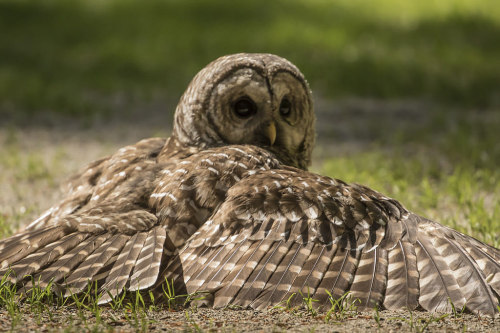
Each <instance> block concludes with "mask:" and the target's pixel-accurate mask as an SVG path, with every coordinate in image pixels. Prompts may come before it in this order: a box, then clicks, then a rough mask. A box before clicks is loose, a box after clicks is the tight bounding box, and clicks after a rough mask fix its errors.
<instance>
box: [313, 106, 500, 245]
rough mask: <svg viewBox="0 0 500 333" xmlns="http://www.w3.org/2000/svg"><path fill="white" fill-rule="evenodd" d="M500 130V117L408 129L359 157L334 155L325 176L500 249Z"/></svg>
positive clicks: (460, 116) (462, 117)
mask: <svg viewBox="0 0 500 333" xmlns="http://www.w3.org/2000/svg"><path fill="white" fill-rule="evenodd" d="M445 114H446V113H445ZM440 117H442V115H441V114H439V113H438V114H437V118H440ZM380 126H384V125H383V124H380ZM498 128H500V114H499V113H484V114H482V116H481V115H474V114H469V113H457V119H452V120H448V121H445V120H443V121H438V120H436V121H435V122H434V123H433V125H431V126H430V127H426V128H425V129H423V130H417V132H416V131H415V130H414V129H412V128H403V129H400V130H402V131H403V133H400V135H396V136H393V135H388V136H387V138H384V137H382V138H381V140H380V142H377V143H374V144H372V145H371V146H369V147H366V148H365V149H363V150H362V151H360V152H353V153H346V154H344V155H342V156H335V158H331V159H328V160H327V161H326V162H324V164H323V165H322V168H320V171H322V173H324V174H327V175H329V176H331V177H335V178H340V179H343V180H345V181H348V182H356V183H360V184H364V185H367V186H370V187H372V188H374V189H376V190H378V191H380V192H383V193H385V194H386V195H389V196H391V197H393V198H396V199H397V200H399V201H401V202H402V203H403V204H404V205H405V206H406V207H407V208H408V209H410V210H412V211H413V212H416V213H418V214H420V215H422V216H425V217H427V218H430V219H433V220H436V221H438V222H441V223H444V224H447V225H449V226H451V227H453V228H456V229H458V230H460V231H463V232H464V233H466V234H470V235H472V236H474V237H477V238H479V239H481V240H483V241H485V242H487V243H489V244H492V245H495V246H497V247H498V246H499V245H500V233H499V230H500V196H499V193H500V169H499V168H498V165H500V148H499V146H498V140H497V139H498ZM397 130H398V129H389V128H387V131H397ZM389 137H390V138H392V140H393V141H390V140H388V138H389ZM394 138H396V139H394Z"/></svg>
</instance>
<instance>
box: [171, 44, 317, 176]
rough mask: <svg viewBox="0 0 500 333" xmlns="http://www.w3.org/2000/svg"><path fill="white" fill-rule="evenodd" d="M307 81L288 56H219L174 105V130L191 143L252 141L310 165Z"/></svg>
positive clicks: (300, 164) (310, 120)
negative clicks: (176, 104)
mask: <svg viewBox="0 0 500 333" xmlns="http://www.w3.org/2000/svg"><path fill="white" fill-rule="evenodd" d="M314 122H315V117H314V112H313V103H312V96H311V91H310V89H309V86H308V84H307V81H306V80H305V78H304V76H303V75H302V73H301V72H300V71H299V69H298V68H297V67H296V66H294V65H293V64H292V63H290V62H289V61H288V60H286V59H284V58H281V57H278V56H276V55H272V54H250V53H240V54H233V55H228V56H224V57H221V58H218V59H217V60H215V61H213V62H211V63H210V64H208V65H207V66H206V67H205V68H203V69H202V70H201V71H200V72H199V73H198V74H197V75H196V76H195V77H194V78H193V80H192V81H191V83H190V84H189V86H188V88H187V90H186V91H185V93H184V94H183V96H182V97H181V99H180V102H179V104H178V106H177V109H176V111H175V119H174V130H173V136H174V137H176V138H177V140H179V142H180V143H182V144H184V145H187V146H196V147H200V148H203V149H205V148H209V147H214V146H221V145H229V144H251V145H256V146H259V147H262V148H264V149H266V150H269V151H271V152H272V153H273V154H275V155H276V157H277V158H278V159H279V160H281V161H282V162H283V163H284V164H286V165H290V166H294V167H298V168H301V169H307V166H308V165H309V164H310V162H311V153H312V149H313V146H314V136H315V131H314Z"/></svg>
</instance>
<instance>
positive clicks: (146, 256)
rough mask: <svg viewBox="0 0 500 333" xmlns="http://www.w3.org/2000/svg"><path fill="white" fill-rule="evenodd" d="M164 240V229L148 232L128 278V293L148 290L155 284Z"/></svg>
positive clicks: (154, 229) (158, 228) (159, 228)
mask: <svg viewBox="0 0 500 333" xmlns="http://www.w3.org/2000/svg"><path fill="white" fill-rule="evenodd" d="M166 238H167V233H166V231H165V228H163V227H161V226H159V227H155V228H153V229H151V230H150V231H149V233H148V235H147V238H146V241H145V243H144V247H143V248H142V250H141V253H140V254H139V257H138V258H137V262H136V263H135V267H134V272H133V274H132V277H131V278H130V281H131V282H130V287H129V290H130V291H135V290H139V289H145V288H149V287H151V286H152V285H153V284H154V283H155V282H156V280H157V279H158V275H159V272H160V264H161V259H162V255H163V245H164V243H165V240H166Z"/></svg>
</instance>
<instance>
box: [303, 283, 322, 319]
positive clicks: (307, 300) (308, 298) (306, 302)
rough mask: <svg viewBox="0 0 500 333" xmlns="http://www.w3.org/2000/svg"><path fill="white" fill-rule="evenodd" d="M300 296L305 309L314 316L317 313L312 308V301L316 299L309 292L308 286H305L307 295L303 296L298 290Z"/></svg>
mask: <svg viewBox="0 0 500 333" xmlns="http://www.w3.org/2000/svg"><path fill="white" fill-rule="evenodd" d="M299 293H300V296H301V297H302V303H303V304H304V306H305V308H306V311H307V312H308V313H309V314H310V315H311V316H312V317H313V318H314V317H316V316H317V315H318V311H316V309H315V308H314V302H317V301H318V300H317V299H313V298H312V296H311V295H310V293H309V288H307V296H304V295H303V294H302V292H299Z"/></svg>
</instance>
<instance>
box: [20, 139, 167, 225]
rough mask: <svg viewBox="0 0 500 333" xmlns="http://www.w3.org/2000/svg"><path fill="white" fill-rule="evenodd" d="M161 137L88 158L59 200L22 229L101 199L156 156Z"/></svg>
mask: <svg viewBox="0 0 500 333" xmlns="http://www.w3.org/2000/svg"><path fill="white" fill-rule="evenodd" d="M165 142H166V140H165V139H164V138H149V139H144V140H141V141H139V142H137V143H136V144H134V145H129V146H126V147H123V148H121V149H119V150H118V151H117V152H116V153H114V154H113V155H111V156H107V157H104V158H101V159H99V160H96V161H94V162H91V163H90V164H88V165H87V166H86V167H85V168H84V169H83V170H82V171H80V172H79V173H77V174H76V175H74V176H72V177H71V178H70V179H69V180H68V182H67V184H66V185H65V186H64V188H63V191H64V193H65V196H64V198H63V199H62V201H61V202H60V203H58V204H56V205H54V206H52V207H50V208H49V209H47V210H46V211H45V212H44V213H42V214H41V215H40V217H39V218H37V219H36V220H35V221H33V222H32V223H30V224H29V225H28V226H27V227H26V229H27V230H34V229H41V228H43V227H46V226H51V225H56V224H57V222H58V221H59V220H60V218H61V217H63V216H67V215H69V214H74V213H77V212H78V211H80V210H82V209H86V208H88V207H89V206H92V205H95V204H96V203H98V202H99V201H102V200H105V199H106V197H107V196H108V195H109V194H110V193H112V192H113V191H114V190H115V189H116V188H117V187H118V186H120V185H121V184H122V183H123V182H124V181H125V180H126V179H128V178H130V177H131V175H133V174H138V173H140V172H141V171H142V169H143V168H144V167H145V166H146V165H147V164H150V163H156V157H157V155H158V154H159V153H160V151H161V149H162V148H163V146H164V145H165Z"/></svg>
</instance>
